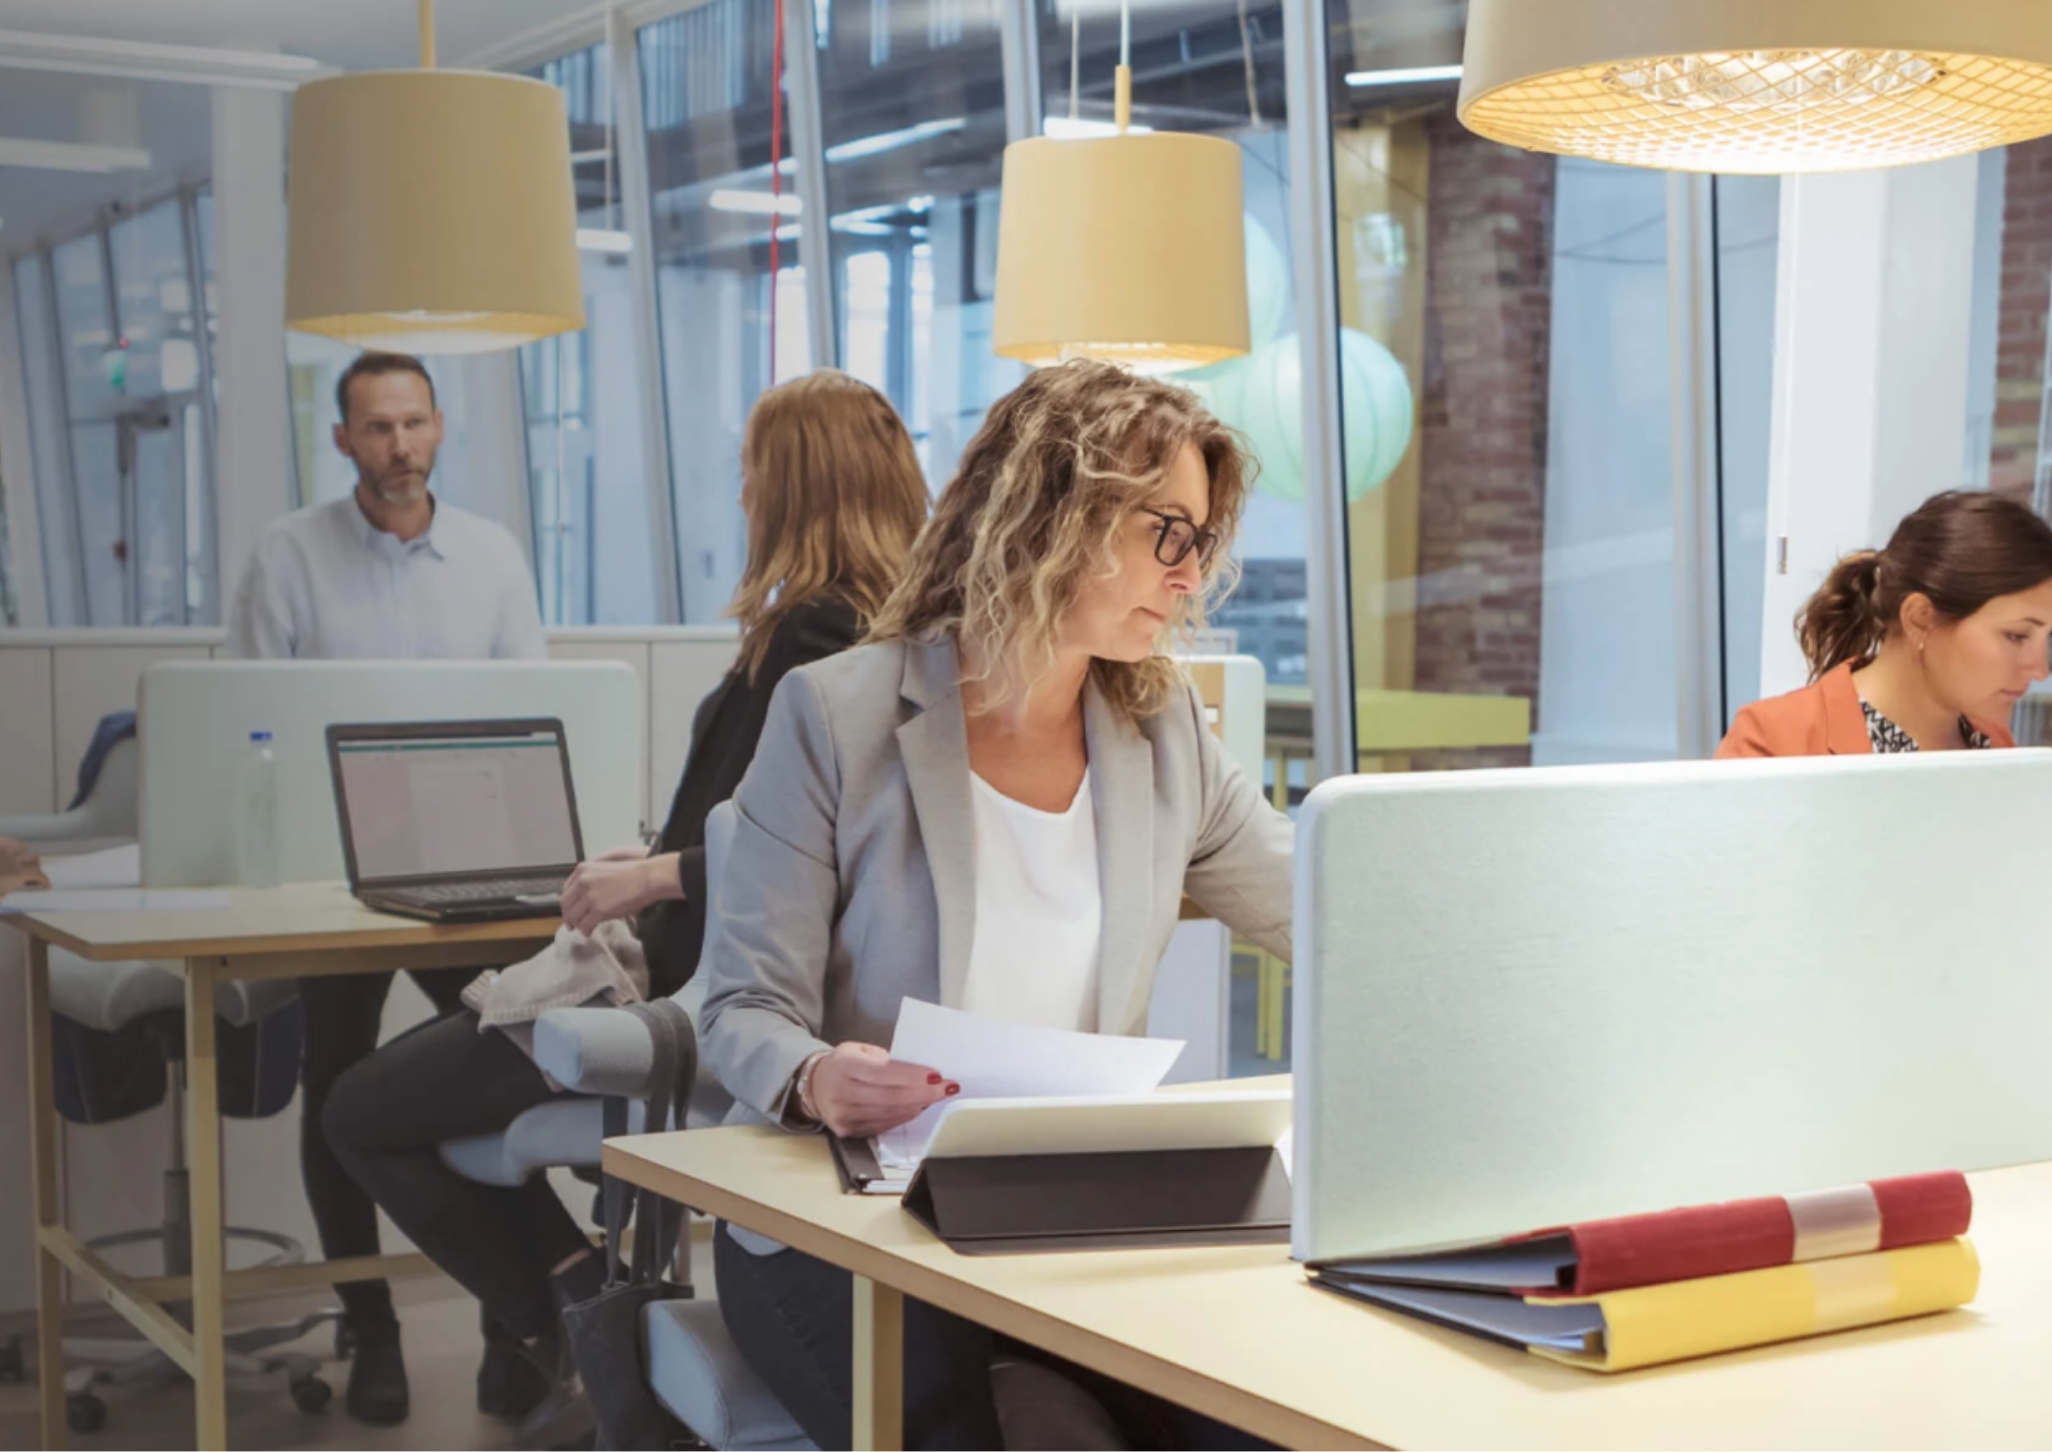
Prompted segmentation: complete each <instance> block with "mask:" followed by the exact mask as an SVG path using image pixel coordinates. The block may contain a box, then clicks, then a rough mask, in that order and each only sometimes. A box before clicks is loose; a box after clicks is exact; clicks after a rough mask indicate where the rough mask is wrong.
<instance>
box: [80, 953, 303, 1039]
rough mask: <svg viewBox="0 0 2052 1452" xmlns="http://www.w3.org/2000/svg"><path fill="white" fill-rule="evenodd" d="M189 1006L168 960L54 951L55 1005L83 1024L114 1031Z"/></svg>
mask: <svg viewBox="0 0 2052 1452" xmlns="http://www.w3.org/2000/svg"><path fill="white" fill-rule="evenodd" d="M288 986H289V985H288ZM184 1006H185V980H184V979H183V978H182V977H180V976H179V975H178V974H176V973H174V972H172V971H171V970H170V969H169V968H166V967H164V966H163V965H162V964H159V963H143V962H127V963H89V962H87V961H86V960H85V959H83V958H81V957H79V956H78V955H77V954H75V953H68V952H66V951H65V950H64V949H62V948H52V949H51V950H50V1007H51V1008H52V1009H53V1010H55V1011H56V1012H57V1013H58V1014H60V1015H61V1016H63V1017H65V1018H68V1019H70V1020H71V1021H72V1022H73V1023H75V1024H78V1025H80V1026H81V1027H84V1028H89V1029H100V1030H103V1031H105V1032H109V1033H111V1032H113V1031H114V1030H115V1029H119V1028H125V1027H126V1026H128V1025H129V1024H131V1023H134V1022H135V1021H136V1020H137V1019H139V1018H141V1017H142V1016H143V1015H144V1014H149V1013H159V1012H162V1011H163V1010H165V1009H176V1008H183V1007H184Z"/></svg>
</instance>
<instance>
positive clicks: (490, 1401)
mask: <svg viewBox="0 0 2052 1452" xmlns="http://www.w3.org/2000/svg"><path fill="white" fill-rule="evenodd" d="M479 1319H480V1320H481V1321H482V1322H483V1325H484V1360H483V1361H481V1362H479V1363H478V1368H477V1409H478V1410H479V1411H480V1412H483V1413H484V1414H485V1415H486V1416H488V1417H498V1418H499V1419H501V1420H502V1421H507V1422H517V1421H519V1420H520V1419H521V1418H522V1417H525V1416H526V1415H527V1414H528V1413H529V1412H531V1411H533V1410H534V1409H535V1408H536V1407H538V1406H540V1405H541V1402H542V1398H543V1397H546V1396H547V1395H548V1394H549V1386H550V1382H549V1379H548V1377H546V1376H544V1375H543V1374H542V1370H541V1368H540V1367H538V1366H536V1365H535V1364H534V1362H533V1361H532V1360H531V1359H530V1358H529V1357H528V1355H527V1353H526V1352H525V1351H523V1350H522V1349H521V1345H520V1338H519V1337H517V1336H515V1335H514V1334H513V1333H512V1332H510V1331H508V1330H507V1329H506V1328H505V1327H503V1326H501V1325H500V1324H499V1323H498V1322H497V1321H496V1320H494V1319H493V1318H492V1316H491V1314H490V1313H489V1312H487V1311H484V1310H483V1309H482V1308H480V1314H479Z"/></svg>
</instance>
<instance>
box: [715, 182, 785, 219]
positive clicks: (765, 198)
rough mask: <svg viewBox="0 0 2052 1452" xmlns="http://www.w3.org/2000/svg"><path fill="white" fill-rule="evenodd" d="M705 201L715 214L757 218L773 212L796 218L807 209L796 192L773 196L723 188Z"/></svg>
mask: <svg viewBox="0 0 2052 1452" xmlns="http://www.w3.org/2000/svg"><path fill="white" fill-rule="evenodd" d="M705 200H706V205H707V206H709V207H711V208H712V209H713V210H714V211H715V212H746V213H748V214H750V215H751V216H757V217H767V216H769V215H770V214H771V213H772V212H774V213H776V214H777V215H778V216H782V217H795V216H797V215H798V214H799V213H800V212H801V211H803V210H804V209H805V208H804V204H803V203H801V202H800V201H799V199H798V196H797V193H795V192H785V193H783V194H782V195H781V196H772V195H771V194H770V193H768V192H743V191H734V190H732V189H730V188H726V187H722V188H721V189H720V190H718V191H716V192H714V193H713V194H712V195H711V196H709V197H707V198H706V199H705Z"/></svg>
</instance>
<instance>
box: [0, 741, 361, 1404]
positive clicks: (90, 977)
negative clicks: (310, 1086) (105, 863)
mask: <svg viewBox="0 0 2052 1452" xmlns="http://www.w3.org/2000/svg"><path fill="white" fill-rule="evenodd" d="M134 720H135V718H134V715H133V713H128V712H124V713H121V714H120V715H117V716H110V717H108V718H106V719H105V720H103V721H102V722H101V723H100V730H99V731H98V732H97V733H96V734H95V737H94V742H93V747H92V749H91V750H90V751H88V753H87V756H86V761H85V764H84V766H83V767H82V769H81V773H80V783H79V793H78V795H77V797H75V798H74V799H73V801H72V803H71V805H70V806H69V807H68V808H67V809H66V810H65V811H63V812H61V813H56V814H51V815H44V816H9V817H0V836H7V837H15V838H18V839H20V840H22V841H28V842H34V843H36V844H37V845H38V846H39V847H41V848H43V849H44V855H45V856H46V857H53V858H54V857H57V856H60V855H61V849H63V848H67V847H81V846H84V845H87V844H92V845H104V844H105V843H107V842H108V841H109V840H110V839H112V840H117V841H118V840H120V839H121V838H122V837H124V836H125V837H128V838H131V839H132V838H133V837H134V836H135V834H136V796H137V791H136V787H137V770H136V765H137V760H138V753H137V750H136V743H135V734H134V733H135V726H134ZM52 848H56V849H59V850H57V851H52V850H50V849H52ZM50 1004H51V1019H52V1022H51V1029H52V1048H53V1050H54V1065H55V1071H56V1081H57V1082H56V1084H55V1086H54V1087H55V1090H56V1099H57V1109H58V1113H59V1114H60V1115H61V1116H62V1117H63V1118H64V1119H65V1120H66V1121H68V1122H70V1123H73V1124H81V1125H89V1124H106V1123H111V1122H113V1121H115V1120H119V1119H126V1118H128V1117H130V1116H131V1115H134V1114H139V1113H142V1112H143V1111H145V1110H148V1109H153V1108H155V1107H156V1106H157V1105H159V1104H163V1103H166V1102H167V1101H168V1103H169V1108H170V1114H169V1126H170V1134H171V1155H170V1164H169V1167H168V1168H167V1169H166V1170H165V1172H164V1209H163V1214H162V1216H161V1217H160V1219H159V1222H158V1223H157V1224H156V1225H152V1226H145V1227H139V1228H137V1229H133V1230H126V1231H121V1232H118V1233H115V1234H110V1235H101V1236H96V1237H94V1238H93V1239H92V1240H91V1241H90V1242H88V1243H89V1244H90V1245H91V1246H92V1248H93V1249H95V1250H101V1251H105V1250H118V1249H120V1248H122V1247H130V1246H137V1245H149V1244H154V1245H157V1246H159V1247H160V1248H161V1259H162V1273H163V1274H164V1275H174V1276H175V1275H187V1274H190V1272H191V1268H192V1267H191V1248H192V1226H191V1216H190V1199H189V1186H188V1177H187V1170H186V1165H185V1104H184V1090H185V982H184V979H183V978H182V977H180V976H179V974H178V973H177V972H176V971H174V970H173V969H172V968H170V967H168V966H166V965H164V964H160V963H151V962H122V963H93V962H88V961H87V960H85V959H83V958H80V957H77V956H76V955H74V954H71V953H68V952H66V951H65V950H63V949H61V948H55V949H52V950H51V952H50ZM214 1013H215V1016H216V1018H218V1019H219V1020H220V1022H221V1032H220V1034H219V1040H218V1054H219V1062H220V1075H221V1082H220V1091H221V1104H222V1112H223V1113H224V1114H227V1115H229V1116H230V1117H235V1118H262V1117H266V1116H268V1115H272V1114H276V1113H279V1112H280V1111H281V1110H283V1109H284V1108H285V1106H286V1105H287V1104H289V1103H290V1102H291V1100H292V1097H293V1095H294V1093H295V1092H296V1089H297V1085H298V1077H299V1045H300V1038H301V1011H300V1007H299V1003H298V994H297V990H296V989H295V988H294V986H293V985H292V983H291V982H289V981H285V982H249V983H242V982H234V983H226V984H222V985H220V987H219V988H218V989H217V990H216V993H215V998H214ZM224 1235H225V1238H226V1240H227V1243H228V1245H229V1246H230V1247H231V1248H232V1247H233V1246H235V1245H236V1244H238V1243H240V1244H243V1245H257V1246H261V1247H263V1248H264V1250H265V1251H266V1252H267V1253H268V1254H267V1256H266V1258H265V1259H264V1260H262V1261H261V1262H260V1264H261V1265H263V1266H265V1267H266V1268H268V1267H273V1266H284V1265H293V1264H297V1263H299V1262H301V1261H303V1260H304V1259H305V1258H306V1252H305V1249H304V1247H302V1246H301V1245H300V1244H299V1242H298V1241H296V1240H293V1239H292V1238H290V1237H288V1236H285V1235H280V1234H277V1233H275V1232H272V1231H267V1230H256V1229H250V1228H246V1227H240V1226H235V1227H229V1228H227V1229H226V1230H225V1232H224ZM175 1313H176V1312H175V1311H174V1314H175ZM338 1314H339V1313H338V1312H337V1311H335V1310H323V1311H318V1312H313V1313H310V1314H308V1315H305V1316H302V1317H300V1318H299V1319H298V1320H296V1321H289V1322H284V1323H281V1324H273V1325H264V1326H254V1327H249V1328H245V1329H242V1330H235V1331H230V1332H229V1333H228V1335H227V1336H226V1337H225V1338H224V1340H225V1343H226V1347H227V1352H228V1358H227V1360H228V1370H229V1374H230V1377H231V1379H232V1380H233V1381H234V1382H236V1383H238V1384H241V1383H247V1382H249V1381H251V1380H253V1379H257V1378H266V1379H267V1378H268V1377H269V1376H270V1375H271V1374H274V1373H280V1372H282V1373H283V1374H284V1375H285V1377H286V1381H287V1385H288V1388H289V1389H290V1392H291V1395H292V1399H293V1402H294V1404H295V1405H296V1406H298V1407H299V1408H300V1409H301V1410H302V1411H306V1412H315V1411H319V1410H320V1409H321V1408H323V1407H325V1406H326V1405H327V1402H328V1399H329V1397H330V1396H331V1395H332V1390H331V1388H330V1387H329V1385H328V1383H327V1382H325V1381H323V1380H322V1379H321V1377H320V1375H319V1369H320V1363H319V1362H318V1361H317V1360H315V1359H314V1358H313V1357H311V1356H306V1355H301V1354H297V1353H274V1352H273V1351H272V1348H275V1347H278V1346H282V1345H284V1344H286V1343H287V1342H291V1341H296V1340H298V1339H299V1338H300V1337H302V1336H304V1335H306V1334H307V1333H308V1332H309V1331H311V1330H312V1329H313V1328H314V1327H316V1326H318V1325H320V1324H322V1323H323V1322H326V1321H330V1320H334V1319H336V1317H337V1316H338ZM64 1353H65V1359H66V1375H65V1420H66V1422H67V1423H68V1424H69V1425H70V1427H71V1429H72V1430H73V1431H74V1432H79V1433H90V1432H93V1431H97V1430H98V1429H99V1428H101V1427H102V1426H104V1425H105V1424H106V1420H107V1405H106V1402H105V1401H104V1400H103V1399H102V1398H101V1397H100V1396H99V1395H98V1393H97V1390H96V1389H97V1388H99V1387H103V1386H119V1385H135V1384H143V1383H152V1382H158V1381H163V1382H175V1381H179V1380H182V1379H183V1377H184V1375H185V1373H184V1372H182V1371H181V1370H179V1368H178V1367H177V1365H176V1364H175V1363H174V1362H172V1361H171V1359H170V1358H169V1357H167V1356H165V1355H164V1354H163V1353H162V1352H161V1351H159V1350H157V1349H156V1347H154V1346H153V1345H151V1344H150V1343H149V1342H148V1341H145V1340H143V1339H142V1338H140V1337H86V1336H67V1337H65V1338H64ZM267 1353H269V1354H267ZM13 1366H18V1358H17V1357H12V1356H4V1355H0V1369H7V1368H9V1367H13Z"/></svg>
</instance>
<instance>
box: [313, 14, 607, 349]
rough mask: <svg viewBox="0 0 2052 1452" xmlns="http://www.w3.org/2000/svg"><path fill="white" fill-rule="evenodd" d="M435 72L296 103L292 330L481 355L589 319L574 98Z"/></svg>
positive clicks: (486, 77)
mask: <svg viewBox="0 0 2052 1452" xmlns="http://www.w3.org/2000/svg"><path fill="white" fill-rule="evenodd" d="M420 39H421V46H420V48H421V66H420V69H419V70H411V71H366V72H361V73H359V74H356V75H347V76H338V77H335V78H333V79H330V80H321V81H314V82H311V83H310V84H307V85H304V86H301V87H300V88H299V90H298V92H297V94H296V95H295V96H294V99H293V103H292V155H291V171H290V174H289V185H290V189H291V195H290V206H289V227H290V232H289V243H288V255H287V266H286V287H285V292H286V318H287V326H288V327H291V328H294V329H296V330H298V331H300V332H304V333H319V334H322V335H323V336H326V337H330V338H337V339H340V340H341V341H343V342H345V343H353V344H355V345H356V346H358V347H361V348H373V349H386V350H392V351H398V352H408V353H480V352H489V351H492V350H495V349H501V348H513V347H518V346H519V345H520V344H522V343H529V342H533V341H534V340H535V339H537V338H545V337H548V336H550V335H552V334H556V333H565V332H572V331H575V330H576V329H578V328H581V327H583V326H584V287H583V283H582V281H581V278H580V276H579V272H578V262H577V208H576V201H575V198H574V195H573V191H572V181H571V170H570V126H569V119H568V116H567V114H566V112H565V110H564V106H563V96H562V92H560V91H558V90H557V89H556V88H555V87H554V86H551V85H549V84H547V83H546V82H543V81H537V80H531V79H529V78H527V77H525V76H509V75H500V74H495V73H492V72H485V71H442V70H436V69H435V48H434V7H433V0H421V3H420Z"/></svg>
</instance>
